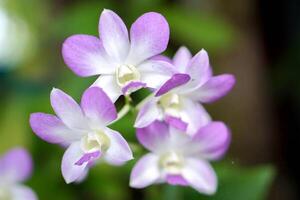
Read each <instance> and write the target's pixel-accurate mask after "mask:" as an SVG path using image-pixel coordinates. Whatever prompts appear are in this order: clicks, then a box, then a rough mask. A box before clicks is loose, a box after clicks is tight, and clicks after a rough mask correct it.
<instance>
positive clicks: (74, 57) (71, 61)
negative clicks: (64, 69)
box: [62, 35, 115, 77]
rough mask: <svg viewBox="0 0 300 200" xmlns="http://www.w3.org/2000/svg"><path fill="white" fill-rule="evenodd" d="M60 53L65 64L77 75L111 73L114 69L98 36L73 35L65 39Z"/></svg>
mask: <svg viewBox="0 0 300 200" xmlns="http://www.w3.org/2000/svg"><path fill="white" fill-rule="evenodd" d="M62 55H63V59H64V61H65V63H66V64H67V66H68V67H69V68H70V69H71V70H72V71H73V72H74V73H75V74H77V75H78V76H83V77H86V76H93V75H97V74H113V73H114V71H115V69H114V66H113V65H112V64H110V62H109V60H108V58H107V55H106V52H105V50H104V48H103V46H102V42H101V40H100V39H99V38H97V37H94V36H90V35H73V36H71V37H69V38H67V39H66V41H65V42H64V43H63V47H62Z"/></svg>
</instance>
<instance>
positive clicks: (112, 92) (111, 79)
mask: <svg viewBox="0 0 300 200" xmlns="http://www.w3.org/2000/svg"><path fill="white" fill-rule="evenodd" d="M91 87H101V88H102V89H103V90H104V92H105V93H106V94H107V96H108V97H109V98H110V99H111V101H112V102H113V103H114V102H115V101H117V99H118V98H119V97H120V96H121V95H122V91H121V88H120V87H119V86H118V84H117V81H116V77H115V76H113V75H102V76H100V77H99V78H98V79H97V80H96V81H95V82H94V83H93V85H92V86H91Z"/></svg>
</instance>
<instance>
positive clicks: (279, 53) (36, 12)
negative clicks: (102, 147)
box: [0, 0, 300, 200]
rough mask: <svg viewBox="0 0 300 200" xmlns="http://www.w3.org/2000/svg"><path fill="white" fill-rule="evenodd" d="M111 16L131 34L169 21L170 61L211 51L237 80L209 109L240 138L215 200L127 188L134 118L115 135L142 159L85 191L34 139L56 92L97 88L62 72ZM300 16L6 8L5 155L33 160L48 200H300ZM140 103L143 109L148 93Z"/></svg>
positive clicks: (132, 6)
mask: <svg viewBox="0 0 300 200" xmlns="http://www.w3.org/2000/svg"><path fill="white" fill-rule="evenodd" d="M270 4H272V6H271V7H269V5H270ZM103 8H109V9H112V10H114V11H116V12H117V13H118V14H119V15H120V16H121V17H122V18H123V20H124V21H125V22H126V24H127V25H128V26H129V25H130V24H131V23H132V22H133V21H134V20H135V19H136V18H137V17H138V16H140V15H141V14H142V13H144V12H147V11H157V12H161V13H162V14H163V15H164V16H165V17H166V18H167V20H168V22H169V24H170V27H171V40H170V43H169V48H168V51H167V52H166V55H168V56H172V55H173V54H174V52H175V51H176V50H177V49H178V47H180V45H185V46H187V47H188V48H189V49H191V51H192V52H193V53H194V54H195V53H196V52H197V51H199V50H200V49H201V48H205V49H206V50H207V51H208V52H209V54H210V60H211V64H212V66H213V69H214V72H215V74H219V73H233V74H235V76H236V78H237V84H236V86H235V88H234V90H233V91H232V92H231V93H230V94H229V95H228V96H227V97H225V98H223V99H222V100H220V101H218V102H216V103H214V104H213V105H206V106H205V107H206V108H207V109H208V110H209V111H210V113H211V115H212V117H213V119H215V120H222V121H225V123H227V124H228V125H229V126H230V127H231V129H232V134H233V139H232V145H231V148H230V150H229V153H228V154H227V155H226V157H225V158H224V160H223V161H221V162H217V163H214V167H215V169H216V171H217V174H218V177H219V188H218V191H217V193H216V195H214V196H211V197H207V196H203V195H200V194H198V193H197V192H195V191H194V190H192V189H190V188H180V187H174V186H167V185H154V186H151V187H148V188H146V189H143V190H135V189H131V188H129V186H128V182H129V173H130V170H131V168H132V166H133V165H134V163H135V162H136V160H137V159H138V158H139V157H140V156H141V155H142V154H143V153H144V152H145V150H144V149H143V148H141V147H139V146H137V145H134V144H135V143H136V142H137V141H136V138H135V130H134V129H133V128H132V124H133V121H134V117H135V113H129V114H128V115H127V116H126V117H125V118H124V119H123V120H121V121H119V122H118V123H116V124H114V125H113V127H114V128H115V129H117V130H119V131H120V132H122V133H123V135H124V136H125V138H126V139H128V140H129V141H130V142H131V143H132V144H133V149H134V154H135V158H136V159H135V160H133V161H130V162H129V163H128V164H127V165H125V166H123V167H111V166H107V165H97V166H96V167H94V168H93V169H92V170H91V171H90V174H89V176H88V178H87V179H86V181H85V182H83V183H81V184H71V185H66V184H65V183H64V181H63V178H62V176H61V172H60V162H61V158H62V155H63V152H64V150H63V149H62V148H61V147H59V146H55V145H51V144H48V143H46V142H44V141H42V140H40V139H39V138H37V137H36V136H35V135H34V134H33V133H32V131H31V130H30V127H29V123H28V119H29V114H30V113H31V112H37V111H41V112H47V113H52V112H53V111H52V110H51V106H50V102H49V93H50V91H51V89H52V87H57V88H60V89H62V90H64V91H66V92H67V93H69V94H71V95H72V96H73V97H74V98H75V99H79V98H80V96H81V93H82V91H84V89H85V88H87V87H88V86H89V85H90V84H91V83H93V81H94V80H95V79H96V77H91V78H84V79H83V78H79V77H77V76H75V75H74V74H73V73H72V72H71V71H70V70H69V69H68V68H67V67H66V65H65V64H64V63H63V60H62V56H61V45H62V42H63V41H64V39H66V38H67V37H68V36H70V35H72V34H77V33H82V34H92V35H98V20H99V16H100V13H101V11H102V9H103ZM297 8H300V6H299V5H298V4H297V1H296V0H288V1H286V2H285V3H284V4H283V3H276V2H273V1H272V3H271V1H259V0H257V1H252V0H244V1H239V0H228V1H222V0H173V1H172V0H89V1H80V0H0V105H1V107H0V154H2V153H4V152H5V151H7V150H8V149H10V148H12V147H15V146H23V147H26V148H27V149H28V150H29V151H30V152H31V153H32V154H33V158H34V162H35V170H34V173H33V176H32V178H31V179H30V180H29V181H28V182H27V183H28V185H30V186H31V187H32V188H33V189H34V190H35V191H36V193H37V194H38V196H39V198H40V199H41V200H48V199H49V200H52V199H57V200H79V199H89V200H96V199H97V200H98V199H99V200H100V199H101V200H115V199H124V200H127V199H128V200H129V199H137V200H142V199H145V200H169V199H170V200H183V199H191V200H194V199H195V200H196V199H197V200H201V199H203V200H206V199H208V200H263V199H272V200H273V199H299V196H298V195H299V194H297V193H298V182H299V179H297V177H298V175H299V172H298V171H299V170H297V169H298V167H299V164H296V161H295V160H294V159H295V157H297V158H298V157H299V156H298V155H297V154H296V152H297V149H296V147H297V145H299V140H298V139H299V136H298V135H299V134H298V135H297V134H296V133H297V131H299V129H300V128H299V126H300V125H298V124H299V123H298V119H299V113H300V106H299V105H300V104H299V101H300V84H299V80H298V78H297V77H298V72H299V69H300V67H299V65H297V64H299V63H300V61H299V56H298V55H297V54H298V52H299V50H300V48H299V47H300V45H299V44H300V43H299V42H300V40H299V39H300V34H299V32H300V31H299V30H300V24H299V22H300V20H299V14H298V13H299V12H298V11H299V9H297ZM279 11H280V12H279ZM287 22H289V23H287ZM296 52H297V53H296ZM134 95H135V97H137V99H139V98H142V97H143V96H142V95H143V92H139V93H137V94H134ZM119 103H120V104H121V103H122V99H121V101H120V102H119Z"/></svg>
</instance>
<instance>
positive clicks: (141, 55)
mask: <svg viewBox="0 0 300 200" xmlns="http://www.w3.org/2000/svg"><path fill="white" fill-rule="evenodd" d="M169 34H170V30H169V25H168V22H167V21H166V19H165V18H164V17H163V16H162V15H161V14H159V13H155V12H149V13H145V14H144V15H142V16H141V17H139V18H138V19H137V20H136V21H135V22H134V23H133V24H132V26H131V29H130V39H131V47H130V52H129V56H128V58H127V63H130V64H132V65H137V64H139V63H140V62H142V61H144V60H146V59H148V58H151V57H152V56H155V55H157V54H160V53H161V52H163V51H164V50H165V49H166V48H167V45H168V42H169Z"/></svg>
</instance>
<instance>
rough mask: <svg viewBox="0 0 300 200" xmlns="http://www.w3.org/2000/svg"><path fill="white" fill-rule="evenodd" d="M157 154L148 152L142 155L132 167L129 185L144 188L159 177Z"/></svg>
mask: <svg viewBox="0 0 300 200" xmlns="http://www.w3.org/2000/svg"><path fill="white" fill-rule="evenodd" d="M158 160H159V158H158V156H156V155H154V154H151V153H148V154H146V155H145V156H143V157H142V158H141V159H140V160H139V161H138V162H137V163H136V164H135V166H134V167H133V169H132V171H131V175H130V187H133V188H144V187H147V186H149V185H151V184H153V183H155V182H156V181H158V180H159V178H160V171H159V168H158Z"/></svg>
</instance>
